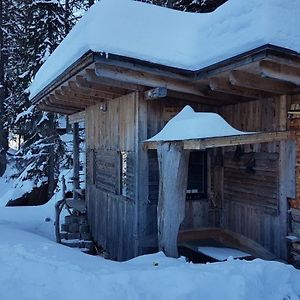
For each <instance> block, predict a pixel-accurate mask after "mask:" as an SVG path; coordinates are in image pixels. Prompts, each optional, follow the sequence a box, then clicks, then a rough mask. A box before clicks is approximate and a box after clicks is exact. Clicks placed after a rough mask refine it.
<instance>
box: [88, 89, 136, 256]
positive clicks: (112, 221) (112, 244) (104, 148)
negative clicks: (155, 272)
mask: <svg viewBox="0 0 300 300" xmlns="http://www.w3.org/2000/svg"><path fill="white" fill-rule="evenodd" d="M137 99H138V96H137V93H132V94H129V95H127V96H122V97H120V98H116V99H113V100H110V101H108V102H107V103H106V108H107V109H106V111H103V110H101V106H100V104H97V105H95V106H91V107H89V108H88V109H86V137H87V208H88V214H89V220H90V223H91V224H90V225H91V232H92V235H93V237H94V239H95V242H96V243H97V244H98V245H99V246H102V247H103V248H104V249H105V250H106V251H107V252H108V253H109V254H110V256H111V258H113V259H117V260H126V259H129V258H132V257H134V256H135V255H136V253H137V250H136V248H137V244H136V242H135V240H136V238H137V232H136V231H137V228H136V223H137V221H136V219H137V212H136V193H137V192H136V191H137V172H136V165H137V145H138V143H137V132H136V116H137V115H136V107H137ZM121 151H125V152H127V154H128V161H127V163H128V165H127V176H128V177H127V179H128V181H127V182H128V190H129V192H128V194H127V195H126V197H124V196H122V195H121V189H120V152H121Z"/></svg>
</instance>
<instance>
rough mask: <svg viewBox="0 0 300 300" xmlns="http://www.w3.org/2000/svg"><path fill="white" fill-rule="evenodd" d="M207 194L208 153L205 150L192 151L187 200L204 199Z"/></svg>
mask: <svg viewBox="0 0 300 300" xmlns="http://www.w3.org/2000/svg"><path fill="white" fill-rule="evenodd" d="M206 196H207V155H206V152H205V151H194V152H191V153H190V159H189V170H188V184H187V191H186V199H187V200H196V199H203V198H205V197H206Z"/></svg>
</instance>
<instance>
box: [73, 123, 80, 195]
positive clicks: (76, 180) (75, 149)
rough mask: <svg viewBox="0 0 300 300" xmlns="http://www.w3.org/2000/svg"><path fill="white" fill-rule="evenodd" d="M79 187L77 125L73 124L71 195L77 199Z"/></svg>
mask: <svg viewBox="0 0 300 300" xmlns="http://www.w3.org/2000/svg"><path fill="white" fill-rule="evenodd" d="M77 189H79V125H78V123H74V124H73V197H74V200H78V193H77V192H76V190H77Z"/></svg>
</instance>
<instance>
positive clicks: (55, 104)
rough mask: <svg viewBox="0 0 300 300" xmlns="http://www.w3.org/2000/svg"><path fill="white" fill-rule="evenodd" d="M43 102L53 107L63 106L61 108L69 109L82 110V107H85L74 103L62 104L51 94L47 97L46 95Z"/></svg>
mask: <svg viewBox="0 0 300 300" xmlns="http://www.w3.org/2000/svg"><path fill="white" fill-rule="evenodd" d="M44 102H45V104H46V105H48V106H52V107H54V108H56V107H57V108H63V109H71V110H77V111H79V110H82V109H85V106H84V105H76V104H73V103H72V104H63V103H61V102H58V101H57V100H56V98H54V97H53V96H51V97H50V96H49V97H46V98H45V100H44Z"/></svg>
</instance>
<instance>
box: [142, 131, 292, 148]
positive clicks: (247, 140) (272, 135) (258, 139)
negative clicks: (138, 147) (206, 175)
mask: <svg viewBox="0 0 300 300" xmlns="http://www.w3.org/2000/svg"><path fill="white" fill-rule="evenodd" d="M291 138H293V132H292V131H277V132H260V133H251V134H243V135H234V136H227V137H211V138H204V139H192V140H184V141H182V143H183V145H184V149H189V150H204V149H208V148H217V147H230V146H238V145H249V144H261V143H272V142H277V141H282V140H287V139H291ZM176 142H178V141H173V142H170V143H176ZM160 143H161V142H160V141H157V142H145V147H146V148H147V149H157V147H158V145H159V144H160Z"/></svg>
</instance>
